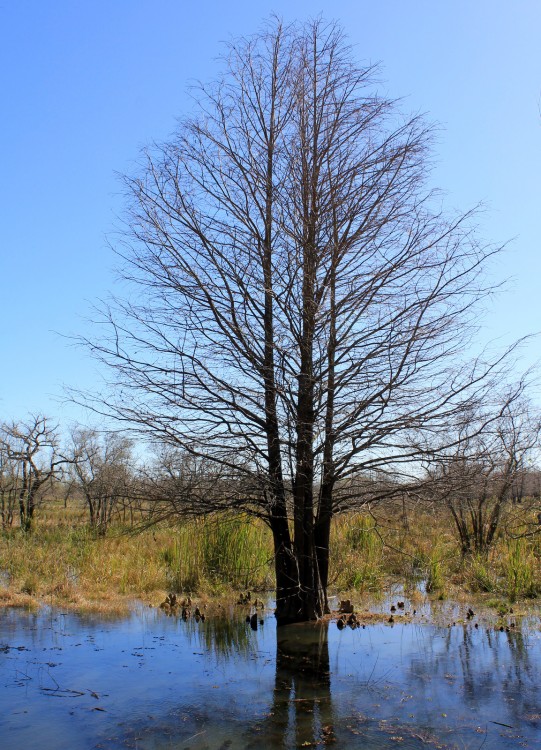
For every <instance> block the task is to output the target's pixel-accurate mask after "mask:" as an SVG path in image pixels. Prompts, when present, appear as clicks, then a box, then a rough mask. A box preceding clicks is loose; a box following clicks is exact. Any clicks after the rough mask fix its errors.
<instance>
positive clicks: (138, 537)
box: [0, 505, 541, 612]
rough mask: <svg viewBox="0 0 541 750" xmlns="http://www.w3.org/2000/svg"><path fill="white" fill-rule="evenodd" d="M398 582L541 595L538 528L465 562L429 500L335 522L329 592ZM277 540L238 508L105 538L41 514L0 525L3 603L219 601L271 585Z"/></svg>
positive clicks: (72, 517)
mask: <svg viewBox="0 0 541 750" xmlns="http://www.w3.org/2000/svg"><path fill="white" fill-rule="evenodd" d="M391 583H393V584H397V583H398V584H401V585H402V586H403V587H404V591H405V592H409V594H411V596H413V595H417V594H418V593H419V592H422V593H423V594H424V592H426V594H428V595H431V596H439V597H440V598H441V597H442V596H447V595H449V596H455V595H456V594H457V592H470V593H473V594H492V595H494V596H497V597H498V599H504V600H506V601H509V602H515V601H517V600H519V599H525V598H528V597H535V596H538V595H539V594H540V593H541V543H540V540H539V539H538V538H537V536H533V537H526V538H519V539H509V538H506V536H505V535H504V534H502V535H501V536H500V538H498V540H497V542H496V544H495V545H494V547H493V548H492V549H491V551H490V553H489V554H488V555H484V556H482V555H471V556H469V557H466V558H464V556H463V555H462V554H461V552H460V547H459V544H458V541H457V539H456V538H455V536H454V535H453V533H452V526H451V525H450V523H449V519H448V518H446V517H445V515H444V514H442V513H441V512H435V509H432V510H430V509H427V508H426V506H423V507H417V508H415V509H413V510H411V511H410V512H409V513H408V515H407V516H406V515H405V514H404V513H403V512H401V510H400V508H394V507H393V506H388V507H383V508H379V509H378V513H377V514H375V515H372V514H370V513H368V512H364V513H351V514H347V515H344V516H342V517H338V518H336V519H335V521H334V523H333V527H332V534H331V559H330V589H331V593H333V592H334V593H342V592H356V593H358V594H359V595H362V594H365V593H370V594H379V593H382V592H384V591H385V590H386V588H387V587H388V586H389V585H390V584H391ZM273 586H274V569H273V550H272V537H271V534H270V531H269V530H268V528H267V527H266V526H265V524H263V523H262V522H259V521H257V520H254V519H250V518H248V517H247V516H244V515H239V514H230V515H226V516H221V517H218V516H216V517H214V516H208V517H206V518H200V519H195V520H186V521H182V522H181V521H179V522H178V523H176V524H171V525H168V526H165V525H164V526H159V525H158V526H154V527H151V528H149V529H146V530H145V531H143V532H141V533H137V534H135V533H132V531H131V529H130V528H129V527H127V526H120V525H118V524H117V525H113V526H112V527H111V528H110V529H109V531H108V534H107V535H106V536H105V537H100V536H97V535H96V534H95V533H94V532H93V531H92V530H91V529H90V528H89V527H88V525H87V524H86V517H85V515H84V513H83V512H81V511H80V509H70V508H68V509H64V508H63V507H62V506H60V505H56V506H54V505H53V506H51V507H48V508H46V509H43V510H41V511H40V513H39V515H38V518H37V522H36V524H35V529H34V531H33V532H32V533H30V534H28V533H23V532H22V531H21V530H20V529H18V528H14V529H10V530H6V531H4V532H1V533H0V606H1V605H13V606H33V605H35V604H36V603H51V604H58V605H62V606H65V607H69V608H74V609H85V610H96V611H103V612H105V611H108V610H110V611H115V610H121V609H126V608H128V607H129V606H130V603H131V602H132V601H133V600H134V599H142V600H143V601H146V602H147V603H152V604H158V603H160V601H162V600H163V598H164V596H165V594H166V593H167V592H170V591H174V592H176V593H185V594H186V593H190V594H194V595H197V596H207V597H217V596H222V595H227V594H229V595H236V594H237V593H238V592H239V591H246V590H248V589H250V590H253V591H263V590H272V589H273Z"/></svg>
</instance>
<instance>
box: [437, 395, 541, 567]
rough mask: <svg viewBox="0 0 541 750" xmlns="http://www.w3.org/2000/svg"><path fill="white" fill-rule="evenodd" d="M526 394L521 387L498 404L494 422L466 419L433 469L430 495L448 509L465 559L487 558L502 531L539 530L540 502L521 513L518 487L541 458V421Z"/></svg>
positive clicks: (479, 416) (482, 413)
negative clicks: (471, 556) (535, 515)
mask: <svg viewBox="0 0 541 750" xmlns="http://www.w3.org/2000/svg"><path fill="white" fill-rule="evenodd" d="M523 390H524V388H523V385H522V384H519V385H518V386H517V387H516V388H513V389H512V390H511V391H509V392H508V393H506V394H505V395H504V396H503V397H502V398H501V399H500V401H499V404H498V403H495V404H493V407H494V408H496V409H497V413H496V415H495V417H493V418H489V415H487V410H486V408H485V409H483V410H479V411H478V413H469V414H467V419H464V420H462V422H461V423H459V424H458V426H457V430H456V435H455V436H454V440H453V439H451V438H450V440H449V442H450V443H451V442H452V443H454V445H453V447H452V450H450V451H449V452H448V453H447V454H440V455H439V456H438V457H437V459H436V460H433V461H432V462H431V464H430V466H429V469H428V474H429V476H430V477H431V478H432V480H433V481H432V482H430V481H429V482H428V484H427V485H426V487H425V493H428V495H429V497H430V499H431V500H437V499H439V500H440V501H443V502H444V503H445V505H446V506H447V508H448V510H449V512H450V514H451V517H452V520H453V523H454V527H455V529H456V533H457V537H458V539H459V541H460V546H461V550H462V554H463V555H468V554H471V553H477V554H483V555H485V554H487V553H488V551H489V550H490V548H491V547H492V545H493V543H494V541H495V540H496V538H497V536H498V534H499V533H500V532H501V531H502V530H506V531H508V532H510V533H513V534H516V533H517V532H518V533H521V532H523V531H524V529H525V524H527V525H528V522H529V526H530V527H531V526H532V523H533V526H534V527H535V529H536V531H537V532H539V530H540V527H539V525H538V524H537V519H535V521H533V516H532V503H531V501H532V500H533V501H534V503H538V501H537V499H536V498H529V499H528V502H525V503H524V505H521V506H520V507H517V487H522V486H523V485H524V482H525V479H526V474H527V469H526V467H528V466H530V468H531V467H532V466H533V461H534V459H536V458H538V454H539V447H540V443H539V438H540V435H541V416H540V415H539V414H538V413H536V411H535V409H534V408H533V407H532V405H531V404H530V403H529V402H528V401H527V400H526V399H525V398H524V396H523ZM519 530H520V531H519Z"/></svg>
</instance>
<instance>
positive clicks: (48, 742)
mask: <svg viewBox="0 0 541 750" xmlns="http://www.w3.org/2000/svg"><path fill="white" fill-rule="evenodd" d="M540 635H541V634H540V633H539V631H538V630H537V629H534V628H524V629H523V630H522V631H521V630H520V629H518V628H517V629H515V630H512V631H511V632H509V633H507V632H496V631H494V629H487V628H484V627H483V626H480V627H479V628H478V629H475V627H474V626H473V625H472V624H471V623H468V624H464V625H462V624H460V625H456V626H454V627H450V628H447V627H436V626H433V625H428V624H418V625H416V624H395V625H394V626H393V627H391V626H389V625H388V624H376V625H367V626H366V628H365V629H362V628H359V629H356V630H350V629H349V628H346V629H345V630H343V631H339V630H338V628H337V627H336V624H335V623H331V624H330V626H328V627H327V626H326V625H322V624H318V625H316V624H313V625H298V626H288V627H284V628H281V629H279V630H277V629H276V626H275V623H274V619H273V618H272V617H268V618H266V619H265V622H264V624H263V626H260V627H259V628H258V630H257V631H256V632H254V631H252V630H251V629H250V627H249V625H247V624H246V623H245V622H244V620H243V619H231V618H227V619H226V618H215V619H212V618H207V621H206V622H205V623H196V622H194V621H193V620H192V621H188V622H183V621H182V620H181V619H176V618H171V617H166V616H165V615H164V614H163V613H162V612H161V611H159V610H156V609H146V608H143V607H141V608H140V609H138V610H137V611H135V612H134V613H133V614H132V615H131V616H130V617H129V618H124V619H120V620H105V619H102V618H96V617H88V616H77V615H74V614H62V613H60V612H58V611H46V612H40V613H37V614H28V613H24V612H20V611H15V610H6V611H3V612H0V705H1V707H2V710H1V714H0V747H2V748H9V750H19V749H21V750H22V748H25V750H32V749H33V748H36V749H37V748H40V750H49V749H50V750H53V749H54V750H63V749H64V748H66V750H67V749H68V748H69V749H70V750H71V749H72V748H74V749H75V748H81V749H84V750H86V749H87V748H104V749H106V750H116V749H118V748H137V749H138V750H165V749H166V748H167V749H168V750H169V749H172V748H175V749H178V750H185V749H186V750H187V749H188V748H190V750H196V749H197V750H202V749H203V748H206V749H208V750H225V749H226V748H231V749H232V750H235V749H236V748H253V749H255V748H269V749H273V748H284V749H286V748H298V747H318V746H319V747H325V746H334V747H337V748H385V747H396V746H401V747H404V748H421V747H434V748H438V747H453V748H460V749H461V750H462V749H463V748H475V749H477V748H483V750H491V749H492V748H521V747H532V748H537V747H540V748H541V731H540V730H541V672H540V669H539V668H540V666H541V638H540Z"/></svg>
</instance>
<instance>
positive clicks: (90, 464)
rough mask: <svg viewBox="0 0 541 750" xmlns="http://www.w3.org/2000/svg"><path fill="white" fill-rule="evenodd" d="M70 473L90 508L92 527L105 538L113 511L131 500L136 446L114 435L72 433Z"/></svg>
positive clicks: (85, 432)
mask: <svg viewBox="0 0 541 750" xmlns="http://www.w3.org/2000/svg"><path fill="white" fill-rule="evenodd" d="M70 473H71V477H72V480H73V484H74V486H75V488H77V489H78V490H79V492H80V493H81V495H82V496H83V498H84V500H85V503H86V505H87V508H88V513H89V521H90V525H91V526H92V527H93V528H94V529H96V530H97V531H98V533H99V534H100V535H105V533H106V532H107V527H108V526H109V523H110V521H111V518H112V515H113V512H114V511H115V510H118V509H119V507H121V506H124V505H125V504H127V503H129V502H130V500H131V495H132V492H133V456H132V444H131V441H130V440H128V439H127V438H126V437H122V436H119V435H116V434H114V433H105V434H104V435H100V434H99V433H98V432H97V431H95V430H90V429H80V428H79V429H76V430H74V431H73V432H72V448H71V455H70Z"/></svg>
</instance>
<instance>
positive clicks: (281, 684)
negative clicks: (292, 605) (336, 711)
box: [264, 623, 336, 747]
mask: <svg viewBox="0 0 541 750" xmlns="http://www.w3.org/2000/svg"><path fill="white" fill-rule="evenodd" d="M264 730H265V732H268V733H269V735H272V741H271V746H272V747H307V746H314V745H318V746H321V745H331V744H333V743H334V742H335V741H336V737H335V729H334V717H333V707H332V700H331V674H330V666H329V641H328V623H319V624H316V623H313V624H302V625H287V626H283V627H280V628H278V629H277V642H276V678H275V685H274V693H273V700H272V709H271V713H270V716H269V717H268V722H267V725H266V726H265V728H264ZM269 740H270V736H269Z"/></svg>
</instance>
